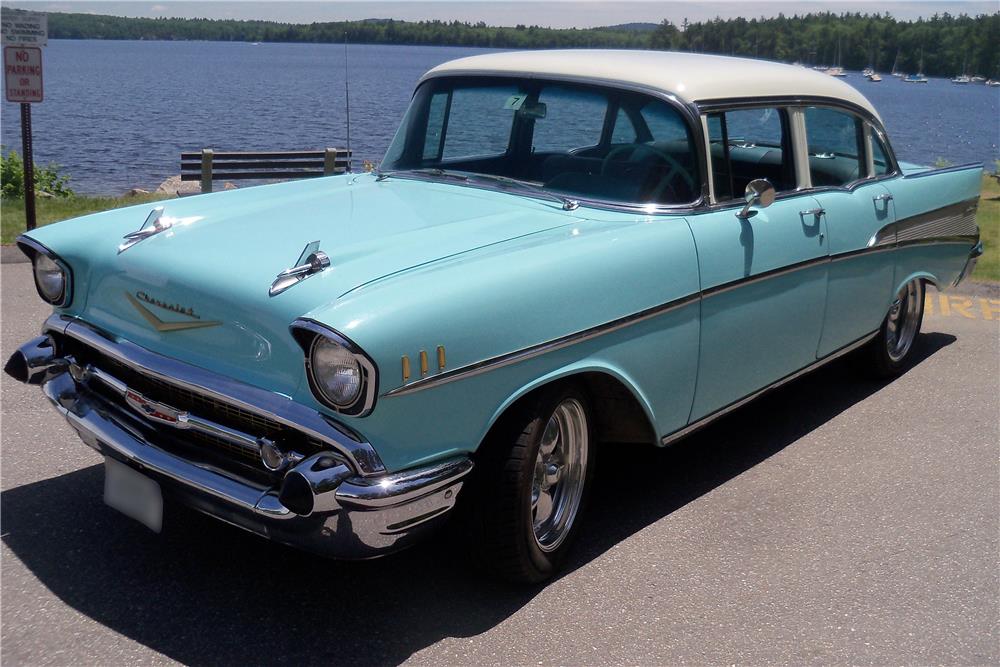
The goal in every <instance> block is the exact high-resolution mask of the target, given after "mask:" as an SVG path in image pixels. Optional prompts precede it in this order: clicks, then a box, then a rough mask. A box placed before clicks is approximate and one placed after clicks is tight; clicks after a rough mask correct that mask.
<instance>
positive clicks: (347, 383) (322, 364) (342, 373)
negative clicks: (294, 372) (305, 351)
mask: <svg viewBox="0 0 1000 667" xmlns="http://www.w3.org/2000/svg"><path fill="white" fill-rule="evenodd" d="M309 369H310V372H311V373H312V377H313V385H314V386H315V387H316V389H317V390H319V392H320V393H321V394H322V395H323V398H325V399H326V400H327V401H329V402H330V403H332V404H333V405H335V406H337V407H342V408H343V407H349V406H350V405H352V404H354V403H355V402H356V401H357V400H358V397H359V396H360V395H361V387H362V384H363V383H364V377H363V376H362V372H361V365H360V364H359V363H358V360H357V358H356V357H355V356H354V354H353V353H351V352H350V351H349V350H348V349H347V348H345V347H344V346H343V345H340V344H339V343H337V342H336V341H333V340H330V339H329V338H326V337H325V336H317V337H316V339H315V340H314V341H313V345H312V351H311V353H310V356H309Z"/></svg>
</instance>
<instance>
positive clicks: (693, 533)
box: [0, 265, 1000, 665]
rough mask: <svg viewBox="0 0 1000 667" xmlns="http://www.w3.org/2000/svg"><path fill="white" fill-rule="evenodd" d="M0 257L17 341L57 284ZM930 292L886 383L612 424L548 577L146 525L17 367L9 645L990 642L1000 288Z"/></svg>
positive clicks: (991, 655)
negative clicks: (561, 564)
mask: <svg viewBox="0 0 1000 667" xmlns="http://www.w3.org/2000/svg"><path fill="white" fill-rule="evenodd" d="M2 281H3V284H2V316H3V335H2V345H0V348H2V354H3V359H4V360H6V358H7V355H9V354H10V352H11V351H12V350H13V349H14V347H15V346H16V345H17V344H19V343H21V342H23V341H24V340H26V339H28V338H30V337H31V336H33V335H35V333H36V331H37V329H38V326H39V324H40V323H41V321H42V319H43V317H44V315H45V314H46V308H45V307H43V306H42V305H41V304H40V302H39V301H38V299H37V298H36V296H35V294H34V291H33V288H32V287H31V284H30V277H29V267H28V266H27V265H4V267H3V275H2ZM931 298H932V300H933V303H934V306H935V307H934V309H933V312H932V313H931V314H930V315H929V316H928V318H927V319H926V321H925V328H924V330H925V332H926V333H925V334H924V335H923V336H922V340H921V347H920V360H919V363H917V364H916V366H915V367H914V368H913V369H911V370H910V371H909V372H907V373H906V374H905V375H903V376H902V377H901V378H899V379H897V380H895V381H893V382H890V383H873V382H871V381H866V380H860V379H858V376H857V375H856V374H855V372H854V367H853V366H852V364H851V361H850V360H844V361H838V362H835V363H834V364H831V365H830V366H828V367H826V368H824V369H822V370H820V371H818V372H816V373H814V374H812V375H811V376H807V377H806V378H803V379H801V380H799V381H796V382H794V383H791V384H789V385H787V386H786V387H784V388H782V389H781V390H779V391H777V392H775V393H773V394H771V395H769V396H767V397H765V398H763V399H762V400H760V401H758V402H756V403H755V404H752V405H750V406H748V407H745V408H743V409H740V410H738V411H736V412H734V413H733V414H732V415H730V416H728V417H727V418H725V419H724V420H722V421H720V422H717V423H716V424H715V425H713V426H711V427H709V428H708V429H706V430H704V431H702V432H701V433H699V434H697V435H696V436H694V437H692V438H689V439H688V440H687V441H685V442H682V443H680V444H678V445H676V446H674V447H673V448H671V449H667V450H657V449H652V448H649V449H646V448H618V449H617V450H611V449H610V448H608V447H605V448H604V449H603V450H602V451H601V453H600V454H601V457H602V459H603V460H602V461H601V463H602V465H603V468H602V469H601V470H600V471H599V476H598V478H597V484H596V487H595V492H594V495H593V497H592V502H591V513H590V514H589V516H588V517H587V519H586V522H585V524H584V531H583V534H582V535H581V539H580V540H579V542H578V544H577V549H576V552H575V557H574V558H573V560H572V562H571V563H570V564H569V568H568V570H567V571H566V573H565V574H564V575H563V576H562V577H561V578H560V579H558V580H556V581H554V582H552V583H550V584H548V585H547V586H544V587H539V588H509V587H506V586H503V585H500V584H497V583H495V582H492V581H489V580H484V579H482V578H481V577H480V576H479V575H478V573H477V572H476V571H475V570H474V569H473V568H472V567H471V566H469V565H468V564H467V563H466V562H465V560H464V558H463V557H462V555H461V552H460V551H459V550H456V549H455V548H454V544H453V542H452V541H450V540H449V539H445V538H447V536H444V537H443V538H442V539H441V540H439V541H436V542H434V543H431V544H427V545H424V546H420V547H418V548H415V549H413V550H411V551H409V552H406V553H403V554H400V555H397V556H393V557H390V558H387V559H383V560H381V561H375V562H368V563H360V564H358V563H355V564H349V563H348V564H345V563H336V562H330V561H325V560H321V559H317V558H314V557H312V556H309V555H305V554H301V553H298V552H296V551H293V550H291V549H288V548H285V547H280V546H275V545H271V544H269V543H267V542H265V541H264V540H261V539H259V538H257V537H255V536H252V535H249V534H244V533H243V532H241V531H239V530H237V529H235V528H231V527H229V526H225V525H222V524H219V523H216V522H214V521H211V520H209V519H207V518H205V517H201V516H198V515H195V514H193V513H189V512H184V511H180V512H177V511H175V512H171V513H168V514H167V516H166V517H165V528H164V533H163V534H162V535H155V534H153V533H151V532H149V531H147V530H146V529H145V528H143V527H142V526H140V525H139V524H137V523H135V522H134V521H132V520H131V519H128V518H126V517H124V516H122V515H119V514H118V513H116V512H115V511H113V510H111V509H109V508H107V507H105V506H104V505H103V504H102V501H101V494H102V484H103V471H102V467H101V461H100V458H99V457H98V456H97V454H95V453H94V452H93V451H92V450H90V449H88V448H86V447H85V446H83V445H82V444H80V443H79V442H78V441H77V439H76V438H75V436H73V435H72V434H71V432H70V429H69V428H68V427H67V426H66V425H65V424H64V423H63V422H62V421H61V418H59V417H57V416H56V414H55V412H54V411H52V410H51V408H49V407H48V406H47V405H43V400H42V398H41V396H40V395H39V394H38V392H37V390H36V389H33V388H27V387H23V386H21V385H18V384H16V383H14V382H9V381H6V378H5V379H4V381H3V385H2V391H3V396H2V398H3V415H2V449H0V452H2V488H3V491H2V497H0V504H2V619H0V620H2V624H3V627H2V637H0V639H2V649H0V660H2V661H3V663H4V664H5V665H16V664H29V663H30V664H123V663H131V664H159V663H164V662H170V661H179V662H183V663H191V664H206V665H207V664H211V665H221V664H270V663H292V664H307V663H326V664H335V663H350V664H352V665H366V664H387V663H400V662H405V661H408V662H411V663H417V664H419V663H433V664H443V663H444V664H476V665H481V664H482V665H485V664H504V665H508V664H532V665H534V664H574V665H577V664H581V665H582V664H602V665H603V664H608V663H611V664H620V663H637V664H664V665H668V664H669V665H675V664H681V663H716V664H721V663H726V664H734V663H751V664H764V663H784V664H789V663H793V664H799V663H853V664H931V663H936V664H951V665H958V664H962V665H984V664H997V663H998V662H1000V646H998V642H1000V523H998V512H1000V457H998V454H1000V294H997V293H996V291H993V292H992V293H979V294H977V295H975V296H973V297H971V298H969V300H968V303H966V301H965V297H962V296H958V297H950V298H946V299H945V301H944V302H942V301H939V300H937V299H938V296H937V294H936V293H932V297H931ZM990 298H993V301H990V300H989V299H990ZM983 299H985V301H983ZM987 318H989V319H987ZM168 510H169V508H168Z"/></svg>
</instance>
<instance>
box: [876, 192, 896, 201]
mask: <svg viewBox="0 0 1000 667" xmlns="http://www.w3.org/2000/svg"><path fill="white" fill-rule="evenodd" d="M872 201H876V202H878V201H892V195H891V194H889V193H888V192H883V193H882V194H880V195H875V196H874V197H872Z"/></svg>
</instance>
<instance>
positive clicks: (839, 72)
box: [826, 37, 847, 77]
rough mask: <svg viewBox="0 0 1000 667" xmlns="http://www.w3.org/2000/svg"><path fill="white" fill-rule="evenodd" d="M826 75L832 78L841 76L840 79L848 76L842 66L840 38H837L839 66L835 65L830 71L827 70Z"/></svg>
mask: <svg viewBox="0 0 1000 667" xmlns="http://www.w3.org/2000/svg"><path fill="white" fill-rule="evenodd" d="M826 73H827V74H829V75H830V76H839V77H844V76H847V75H846V74H844V68H843V67H842V66H841V64H840V38H839V37H838V38H837V64H836V65H834V66H833V67H831V68H829V69H828V70H826Z"/></svg>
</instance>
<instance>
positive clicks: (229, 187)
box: [222, 181, 236, 190]
mask: <svg viewBox="0 0 1000 667" xmlns="http://www.w3.org/2000/svg"><path fill="white" fill-rule="evenodd" d="M222 189H223V190H235V189H236V185H235V184H233V183H230V182H229V181H226V182H225V183H223V185H222Z"/></svg>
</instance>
